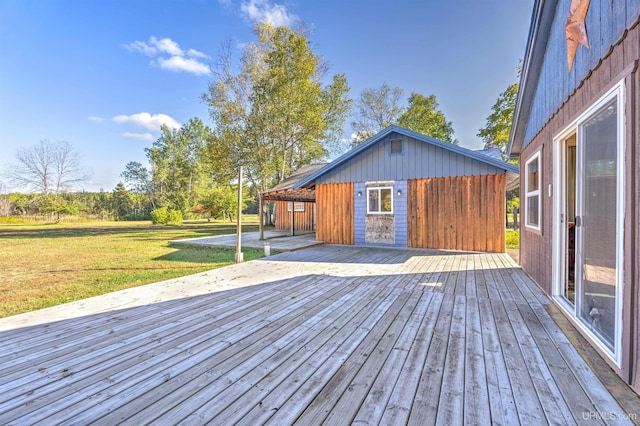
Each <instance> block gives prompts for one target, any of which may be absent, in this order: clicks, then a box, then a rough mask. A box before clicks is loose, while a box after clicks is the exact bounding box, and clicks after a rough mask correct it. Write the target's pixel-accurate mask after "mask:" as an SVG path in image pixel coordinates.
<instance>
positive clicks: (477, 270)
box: [0, 246, 625, 425]
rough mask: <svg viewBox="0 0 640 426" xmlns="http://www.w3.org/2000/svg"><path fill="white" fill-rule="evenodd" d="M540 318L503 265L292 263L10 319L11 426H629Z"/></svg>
mask: <svg viewBox="0 0 640 426" xmlns="http://www.w3.org/2000/svg"><path fill="white" fill-rule="evenodd" d="M175 289H178V290H177V291H174V290H175ZM145 295H146V296H145ZM547 304H549V301H548V299H546V297H545V296H544V295H543V294H542V293H541V292H540V291H539V289H538V288H537V287H536V286H535V285H534V284H533V283H532V282H531V281H530V279H529V278H528V277H527V276H526V275H525V274H524V273H523V272H522V270H521V269H519V268H518V267H517V266H516V265H515V264H514V263H513V261H512V260H511V259H510V258H509V257H508V256H506V255H503V254H474V253H470V254H460V253H443V252H433V251H426V250H397V249H386V250H385V249H374V248H358V247H344V246H323V247H318V248H311V249H307V250H303V251H297V252H290V253H283V254H280V255H278V256H275V257H271V258H269V259H268V260H259V261H253V262H248V263H245V264H241V265H234V266H232V267H228V268H223V269H221V270H216V271H211V272H208V273H204V274H199V275H196V276H193V277H186V278H183V279H179V280H172V281H168V282H165V283H160V284H154V285H151V286H145V287H141V288H138V289H134V290H127V291H124V292H120V293H114V294H111V295H106V296H101V297H98V298H94V299H91V300H88V301H84V302H76V303H74V304H69V305H65V306H61V307H56V308H51V309H47V310H44V311H39V312H35V313H33V314H25V315H19V316H16V317H12V318H6V319H3V320H0V372H1V373H0V424H40V423H42V424H58V423H63V424H65V423H66V424H90V423H94V422H95V423H96V424H103V425H113V424H131V425H138V424H146V423H154V424H175V423H183V424H206V423H209V424H216V425H231V424H246V425H256V424H264V423H268V424H274V425H285V424H293V423H297V424H301V425H313V424H321V423H325V424H331V425H340V424H384V425H391V424H416V425H428V424H446V425H455V424H471V423H474V424H490V423H494V424H509V425H511V424H518V423H521V424H525V425H533V424H547V423H555V424H567V425H568V424H576V423H579V424H584V423H588V424H599V423H600V424H602V423H608V422H612V423H616V424H620V423H622V424H624V423H625V422H624V420H621V419H620V418H618V419H614V418H613V417H622V416H624V414H625V413H624V412H623V411H622V409H621V408H620V406H619V405H618V404H617V403H616V401H615V400H614V399H613V398H612V396H611V395H610V394H609V393H608V392H607V390H606V389H605V387H604V386H603V385H602V384H601V382H600V381H599V380H598V379H597V377H596V376H595V375H594V374H593V372H592V371H591V370H590V369H589V367H588V366H587V364H586V363H585V362H584V361H583V360H582V358H581V357H580V356H579V355H578V353H577V352H576V351H575V349H574V348H573V347H572V346H571V344H570V343H569V341H568V340H567V338H566V337H565V335H564V334H563V333H562V332H561V330H560V329H559V328H558V326H557V325H556V323H555V322H554V321H553V320H552V318H551V317H550V316H549V314H548V313H547V310H546V309H545V305H547Z"/></svg>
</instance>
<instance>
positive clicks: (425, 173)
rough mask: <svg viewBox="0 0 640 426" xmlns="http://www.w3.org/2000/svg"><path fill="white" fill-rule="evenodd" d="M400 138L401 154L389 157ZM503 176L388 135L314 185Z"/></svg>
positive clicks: (439, 150) (451, 154) (485, 166)
mask: <svg viewBox="0 0 640 426" xmlns="http://www.w3.org/2000/svg"><path fill="white" fill-rule="evenodd" d="M392 139H402V140H403V151H402V153H400V154H391V140H392ZM496 173H504V170H501V169H498V168H497V167H494V166H492V165H490V164H487V163H483V162H482V161H479V160H476V159H474V158H470V157H467V156H464V155H462V154H458V153H456V152H453V151H450V150H447V149H443V148H440V147H438V146H434V145H431V144H428V143H424V142H422V141H418V140H415V139H413V138H410V137H408V136H405V135H400V134H397V133H391V134H390V135H387V136H386V137H385V138H384V139H383V140H381V141H380V142H378V143H376V144H374V145H372V146H371V147H369V148H368V149H366V150H364V151H362V152H361V153H359V154H358V155H357V156H355V157H353V158H351V159H350V160H348V161H346V162H345V163H344V164H341V165H339V166H338V167H336V168H335V169H333V170H331V171H329V172H327V173H326V174H325V175H323V176H321V177H320V178H318V180H317V183H341V182H370V181H380V180H385V181H406V180H407V179H419V178H429V177H445V176H475V175H492V174H496Z"/></svg>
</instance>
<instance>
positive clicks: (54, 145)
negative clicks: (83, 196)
mask: <svg viewBox="0 0 640 426" xmlns="http://www.w3.org/2000/svg"><path fill="white" fill-rule="evenodd" d="M16 160H17V162H16V163H15V164H12V165H11V166H10V167H9V169H10V172H9V176H8V177H9V178H10V180H11V181H12V183H13V184H14V185H16V186H19V187H25V188H27V189H28V190H31V191H33V192H39V193H41V194H53V196H54V197H57V196H58V195H59V194H61V193H63V192H65V191H67V190H70V189H73V188H74V187H75V186H76V185H78V184H80V183H82V182H85V181H86V180H88V179H89V175H88V173H87V172H86V171H85V170H84V168H83V167H82V164H81V161H80V153H79V152H78V151H77V150H76V149H74V148H73V146H71V144H70V143H69V142H67V141H55V142H54V141H50V140H43V141H40V143H38V144H36V145H32V146H29V147H24V148H20V149H19V150H18V152H17V154H16Z"/></svg>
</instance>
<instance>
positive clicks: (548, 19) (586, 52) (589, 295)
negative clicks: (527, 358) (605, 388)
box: [509, 0, 640, 392]
mask: <svg viewBox="0 0 640 426" xmlns="http://www.w3.org/2000/svg"><path fill="white" fill-rule="evenodd" d="M639 61H640V1H638V0H615V1H614V0H591V1H590V2H589V1H577V0H537V1H536V3H535V6H534V13H533V18H532V23H531V27H530V33H529V40H528V45H527V50H526V53H525V59H524V64H523V69H522V76H521V81H520V88H519V92H518V96H517V101H516V109H515V113H514V120H513V125H512V128H511V137H510V145H509V152H510V155H511V156H512V157H514V158H520V170H521V179H520V185H521V186H520V198H521V206H522V210H521V211H522V213H523V215H522V220H521V232H520V263H521V265H522V267H523V268H524V269H525V270H526V271H527V273H529V275H530V276H531V277H532V278H533V279H534V280H535V281H536V282H537V283H538V285H539V286H540V287H541V288H542V289H543V290H544V291H545V292H546V293H547V294H548V295H549V296H550V297H551V299H552V300H553V301H554V303H555V304H556V305H557V306H558V307H559V308H560V310H561V311H562V312H563V313H564V314H565V315H566V316H567V317H568V318H569V319H570V321H572V322H573V324H574V325H575V326H576V328H577V329H578V330H580V332H581V333H582V334H583V335H584V337H585V338H586V339H587V340H588V341H589V342H590V343H591V344H592V345H593V347H594V348H596V349H597V350H598V352H599V353H600V354H601V356H602V357H603V358H604V359H605V360H606V361H607V362H608V363H609V365H610V366H611V367H612V368H613V369H614V370H615V371H616V372H617V374H618V375H620V377H622V379H624V380H625V381H626V382H627V383H628V384H630V385H631V386H632V387H633V388H634V389H635V390H636V392H640V310H639V309H638V307H639V306H640V282H639V280H640V225H639V223H640V214H639V212H640V209H639V206H640V195H639V194H640V193H639V192H638V188H640V170H639V164H640V149H639V145H638V136H639V135H640V71H639V70H638V64H639Z"/></svg>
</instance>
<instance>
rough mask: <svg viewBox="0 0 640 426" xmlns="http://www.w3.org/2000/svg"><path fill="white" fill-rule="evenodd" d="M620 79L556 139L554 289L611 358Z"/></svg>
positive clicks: (617, 312)
mask: <svg viewBox="0 0 640 426" xmlns="http://www.w3.org/2000/svg"><path fill="white" fill-rule="evenodd" d="M622 87H623V86H622V84H621V83H620V84H619V85H618V86H617V87H616V88H614V89H612V90H611V91H610V92H609V93H608V94H607V95H605V96H604V97H603V98H602V99H601V100H600V101H598V102H596V103H595V104H594V105H593V106H592V107H591V108H590V109H588V110H587V111H586V112H585V113H584V114H583V115H582V116H581V117H579V118H578V120H576V122H574V123H573V124H572V125H571V126H569V127H568V128H567V129H565V131H564V132H563V133H562V134H561V135H560V136H559V137H558V138H557V139H556V141H555V151H554V182H555V184H556V185H557V187H558V188H559V191H558V193H557V196H556V197H554V213H555V214H556V225H555V226H554V231H553V247H554V251H555V254H554V274H553V276H554V296H555V297H556V298H557V300H558V301H559V302H560V305H561V306H562V307H563V308H564V309H565V310H566V311H567V312H569V314H570V315H572V316H574V317H575V318H576V319H577V320H578V323H579V324H580V325H581V327H582V328H583V329H586V330H588V333H589V334H591V335H592V336H593V337H594V339H595V340H596V341H597V342H598V343H599V345H600V346H601V347H602V348H603V349H606V350H607V351H608V352H609V353H610V354H611V356H612V358H614V359H615V360H616V362H618V363H619V362H620V359H619V353H620V351H619V349H620V336H621V327H622V321H621V320H622V316H621V307H622V300H621V297H622V259H623V257H622V255H623V253H622V248H623V237H624V235H623V219H624V216H623V214H624V196H623V194H624V179H623V177H624V164H623V154H624V152H623V150H624V143H623V139H624V132H623V130H624V129H623V120H622V118H623V112H624V109H623V105H624V103H623V99H622V96H623V93H624V92H623V90H622Z"/></svg>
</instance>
